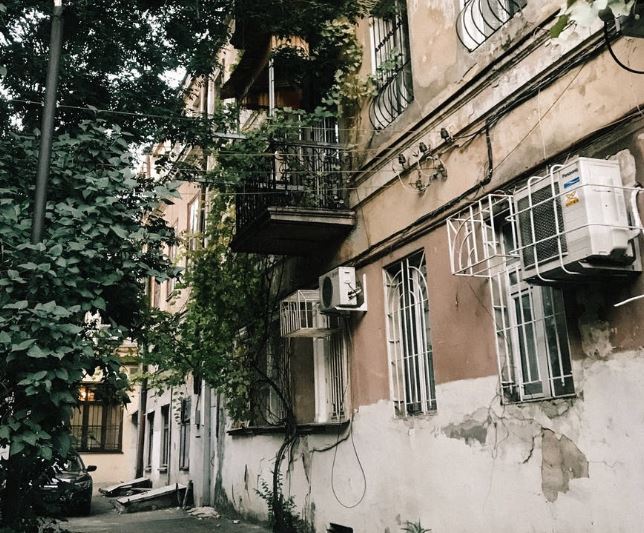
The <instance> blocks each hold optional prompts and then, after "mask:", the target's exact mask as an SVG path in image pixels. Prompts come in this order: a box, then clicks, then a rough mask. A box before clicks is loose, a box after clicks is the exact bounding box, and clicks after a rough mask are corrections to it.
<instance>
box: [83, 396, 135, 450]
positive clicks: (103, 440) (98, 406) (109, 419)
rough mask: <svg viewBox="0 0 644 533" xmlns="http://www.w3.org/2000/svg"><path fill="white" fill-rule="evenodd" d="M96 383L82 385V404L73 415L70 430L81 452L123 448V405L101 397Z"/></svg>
mask: <svg viewBox="0 0 644 533" xmlns="http://www.w3.org/2000/svg"><path fill="white" fill-rule="evenodd" d="M98 396H99V393H98V391H97V387H96V385H93V384H91V385H89V384H88V385H81V387H80V390H79V399H80V405H79V406H78V408H77V409H75V410H74V413H73V414H72V419H71V433H72V436H73V438H74V440H75V447H76V449H77V450H78V451H79V452H120V451H121V445H122V442H121V441H122V430H123V406H122V405H119V404H117V403H110V402H105V401H102V400H101V399H100V398H99V397H98Z"/></svg>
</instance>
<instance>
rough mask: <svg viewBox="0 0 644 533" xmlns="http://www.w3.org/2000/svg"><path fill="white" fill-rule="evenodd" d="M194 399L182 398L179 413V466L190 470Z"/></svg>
mask: <svg viewBox="0 0 644 533" xmlns="http://www.w3.org/2000/svg"><path fill="white" fill-rule="evenodd" d="M191 409H192V400H191V399H190V398H183V399H182V400H181V412H180V415H179V468H180V469H181V470H188V469H189V468H190V410H191Z"/></svg>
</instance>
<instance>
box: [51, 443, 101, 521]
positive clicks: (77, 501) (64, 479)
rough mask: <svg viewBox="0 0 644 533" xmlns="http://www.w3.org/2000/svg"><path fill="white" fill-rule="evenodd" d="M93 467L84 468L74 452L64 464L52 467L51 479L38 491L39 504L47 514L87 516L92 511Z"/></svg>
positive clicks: (94, 468)
mask: <svg viewBox="0 0 644 533" xmlns="http://www.w3.org/2000/svg"><path fill="white" fill-rule="evenodd" d="M95 470H96V467H95V466H94V465H88V466H85V464H84V463H83V460H82V459H81V458H80V456H79V455H78V454H77V453H76V452H72V453H70V455H69V456H68V457H67V459H66V460H65V462H64V463H63V464H60V465H54V467H53V472H52V477H51V478H50V479H49V480H48V481H47V482H46V483H45V484H44V485H43V486H42V488H41V489H40V494H41V503H42V506H43V508H44V511H45V512H47V514H59V513H70V512H71V513H80V514H89V513H90V512H91V509H92V485H93V484H92V476H90V475H89V472H94V471H95Z"/></svg>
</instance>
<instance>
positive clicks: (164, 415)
mask: <svg viewBox="0 0 644 533" xmlns="http://www.w3.org/2000/svg"><path fill="white" fill-rule="evenodd" d="M161 424H162V425H161V432H162V433H161V461H160V465H159V467H160V468H168V459H169V457H170V406H169V405H164V406H163V407H161Z"/></svg>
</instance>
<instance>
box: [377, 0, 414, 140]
mask: <svg viewBox="0 0 644 533" xmlns="http://www.w3.org/2000/svg"><path fill="white" fill-rule="evenodd" d="M387 5H388V8H387V9H385V10H383V11H384V12H383V13H382V14H380V16H375V17H371V59H372V60H371V64H372V68H373V77H374V79H375V81H376V85H377V88H378V91H377V94H376V96H375V97H374V98H373V99H372V101H371V105H370V108H369V118H370V119H371V124H372V125H373V127H374V128H375V129H377V130H380V129H383V128H386V127H387V126H388V125H389V124H391V123H392V122H393V121H394V120H395V119H396V118H397V117H398V116H399V115H400V114H401V113H402V112H403V111H404V110H405V109H406V108H407V106H409V104H410V103H411V102H412V101H413V100H414V89H413V83H412V73H411V59H410V52H409V29H408V24H407V5H406V2H405V0H389V1H388V2H387Z"/></svg>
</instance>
